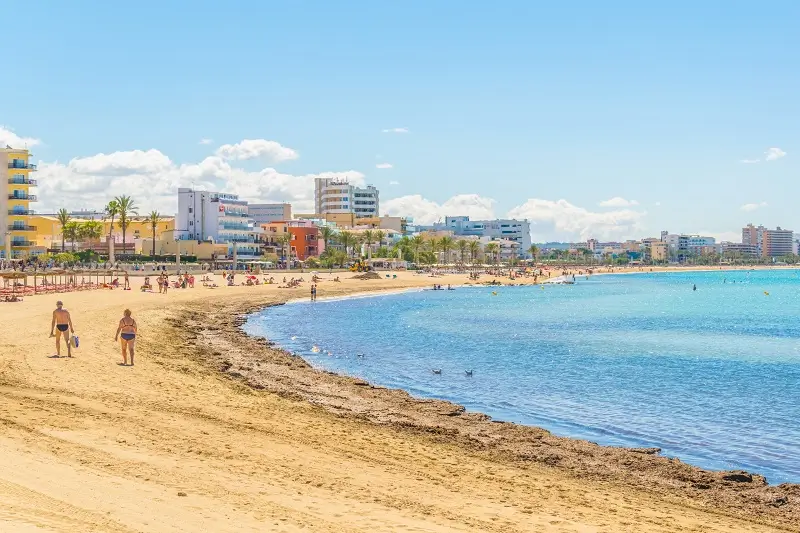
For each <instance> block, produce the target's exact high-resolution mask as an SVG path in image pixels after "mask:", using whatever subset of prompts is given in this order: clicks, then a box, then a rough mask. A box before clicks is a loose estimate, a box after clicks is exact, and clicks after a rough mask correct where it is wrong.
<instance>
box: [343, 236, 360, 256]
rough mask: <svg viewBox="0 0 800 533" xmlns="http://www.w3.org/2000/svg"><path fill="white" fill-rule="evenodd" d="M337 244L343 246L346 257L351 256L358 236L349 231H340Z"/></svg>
mask: <svg viewBox="0 0 800 533" xmlns="http://www.w3.org/2000/svg"><path fill="white" fill-rule="evenodd" d="M338 241H339V244H341V245H342V247H343V248H344V252H345V254H347V256H348V257H353V255H354V254H355V250H354V248H355V247H356V245H357V244H358V238H357V237H356V236H355V234H354V233H353V232H351V231H340V232H339V236H338Z"/></svg>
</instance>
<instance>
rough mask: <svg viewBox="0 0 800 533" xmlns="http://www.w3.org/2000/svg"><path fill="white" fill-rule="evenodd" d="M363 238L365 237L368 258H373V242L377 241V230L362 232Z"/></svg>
mask: <svg viewBox="0 0 800 533" xmlns="http://www.w3.org/2000/svg"><path fill="white" fill-rule="evenodd" d="M361 238H362V239H364V244H366V245H367V259H371V258H372V243H373V242H375V232H374V231H372V230H371V229H368V230H365V231H364V233H362V234H361Z"/></svg>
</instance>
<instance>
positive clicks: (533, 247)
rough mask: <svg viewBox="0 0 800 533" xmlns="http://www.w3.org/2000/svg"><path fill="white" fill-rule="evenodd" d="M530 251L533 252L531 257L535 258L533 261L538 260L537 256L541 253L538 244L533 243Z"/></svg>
mask: <svg viewBox="0 0 800 533" xmlns="http://www.w3.org/2000/svg"><path fill="white" fill-rule="evenodd" d="M528 253H529V254H531V257H532V258H533V262H534V263H535V262H536V256H537V255H539V247H538V246H536V245H535V244H531V247H530V248H528Z"/></svg>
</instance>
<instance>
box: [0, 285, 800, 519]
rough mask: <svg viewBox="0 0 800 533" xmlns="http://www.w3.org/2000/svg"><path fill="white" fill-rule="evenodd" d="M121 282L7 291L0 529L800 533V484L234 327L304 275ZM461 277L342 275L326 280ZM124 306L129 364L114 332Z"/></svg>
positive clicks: (1, 335) (0, 374)
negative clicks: (458, 400) (708, 462)
mask: <svg viewBox="0 0 800 533" xmlns="http://www.w3.org/2000/svg"><path fill="white" fill-rule="evenodd" d="M484 279H486V278H484ZM488 279H489V280H491V278H488ZM498 279H501V278H498ZM217 280H218V281H219V279H218V278H217ZM131 281H132V284H134V287H133V291H121V290H96V291H79V292H73V293H67V294H58V295H54V294H46V295H34V296H29V297H26V298H25V301H24V302H17V303H8V304H5V305H0V319H2V320H3V322H4V325H5V327H4V328H2V329H0V413H2V414H0V426H2V427H3V431H2V432H0V446H2V447H3V450H4V453H3V454H0V530H6V529H7V530H9V531H27V530H29V529H30V528H31V527H34V528H36V527H39V528H41V525H42V524H45V525H47V526H48V528H49V529H48V530H50V529H52V530H58V531H61V530H65V531H67V530H69V531H72V530H80V531H115V532H120V533H128V532H130V531H152V532H154V533H167V532H173V531H219V532H231V533H233V532H236V533H242V532H244V531H248V532H254V533H255V532H260V531H282V532H285V533H299V532H300V531H314V532H319V533H342V532H347V533H372V532H374V531H399V530H402V529H403V528H407V529H414V530H416V531H426V532H429V533H453V532H466V531H469V532H476V533H478V532H479V533H528V532H530V531H542V532H548V533H549V532H552V533H556V532H558V533H565V532H570V533H578V532H585V531H596V532H597V533H616V532H618V531H648V532H653V533H678V532H680V533H683V532H690V531H691V532H695V531H698V530H703V531H705V532H706V533H728V532H731V531H742V532H745V531H746V532H748V533H775V532H776V531H795V532H800V528H799V527H798V524H800V487H798V486H796V485H782V486H779V487H774V486H767V485H765V484H764V483H763V478H759V476H750V475H748V474H743V473H740V474H733V475H729V476H728V479H724V477H725V474H721V473H715V472H704V471H702V470H700V469H697V468H694V467H691V466H689V465H686V464H683V463H680V462H679V461H674V460H669V459H666V458H663V457H659V456H657V455H655V453H656V451H655V450H652V449H633V450H631V449H616V448H606V447H601V446H597V445H595V444H592V443H590V442H587V441H580V440H575V439H568V438H560V437H555V436H554V435H552V434H551V433H549V432H547V431H545V430H542V429H538V428H535V427H529V426H519V425H516V424H511V423H505V422H500V421H494V420H491V419H490V418H489V417H487V416H484V415H481V414H479V413H474V412H467V411H466V410H465V409H464V408H463V407H462V406H459V405H456V404H453V403H450V402H446V401H438V400H424V399H418V398H413V397H412V396H411V395H409V394H408V393H406V392H404V391H401V390H392V389H387V388H382V387H375V386H373V385H370V384H369V383H367V382H365V381H361V380H359V379H357V378H351V377H347V376H340V375H336V374H333V373H330V372H326V371H322V370H316V369H314V368H313V367H312V366H311V365H309V364H308V363H307V362H306V361H305V360H304V359H302V358H300V357H293V356H291V355H289V354H287V353H286V352H285V351H283V350H279V349H277V347H276V346H274V344H271V343H270V342H269V341H267V340H264V339H259V338H255V337H250V336H248V335H246V334H245V333H244V332H243V331H241V329H240V325H241V324H242V322H243V321H244V320H245V315H246V314H247V313H249V312H253V311H256V310H258V309H261V308H264V307H269V306H273V305H283V304H285V303H286V302H287V301H290V300H307V294H308V284H307V283H306V284H304V285H303V287H302V288H295V289H278V287H277V286H275V285H270V286H264V285H261V286H253V287H250V286H239V285H237V286H234V287H228V286H220V287H218V288H217V289H216V290H209V289H206V288H203V287H202V286H198V287H197V288H195V289H186V290H170V291H169V294H168V295H161V294H158V293H157V292H156V293H147V292H141V291H139V290H138V289H139V286H138V285H140V283H141V278H139V279H135V278H134V279H132V280H131ZM466 281H468V280H467V275H460V276H459V275H454V274H450V275H447V276H444V277H437V278H430V277H427V276H418V275H413V274H410V273H398V277H397V278H396V279H394V278H392V279H391V280H387V279H380V280H377V279H373V280H360V279H357V278H351V277H344V276H342V282H341V283H335V282H331V281H330V279H327V280H325V281H323V282H322V283H320V284H319V296H320V298H321V299H322V298H324V297H330V296H333V297H337V296H352V295H357V294H360V295H368V296H372V295H374V296H381V295H384V294H386V292H385V291H398V290H415V289H416V290H419V289H420V288H425V287H429V286H430V285H431V284H433V283H434V282H435V283H437V284H438V283H442V284H445V285H446V284H448V283H451V284H453V285H454V286H455V285H458V284H460V283H464V282H466ZM503 281H506V282H507V281H509V280H508V278H505V279H504V280H503ZM523 281H524V280H523ZM57 299H62V300H63V301H64V303H65V307H66V308H67V309H68V310H69V311H71V313H72V317H73V321H74V323H75V329H76V331H77V332H78V334H79V335H80V337H81V343H80V349H79V350H78V351H77V352H76V354H75V358H73V359H67V358H60V359H56V358H53V357H52V353H53V340H52V339H51V338H48V333H49V329H48V328H49V326H50V320H51V314H52V310H53V305H54V303H55V300H57ZM126 308H129V309H131V310H132V311H133V316H134V317H135V319H136V321H137V323H138V324H139V326H140V335H139V336H138V337H137V340H136V345H137V356H136V366H135V367H130V366H129V367H123V366H119V365H118V364H117V363H118V362H120V352H119V349H120V348H119V343H115V342H113V337H114V330H115V328H116V327H117V323H118V321H119V319H120V316H121V314H122V310H123V309H126ZM20 332H25V333H24V334H20ZM86 487H91V490H86ZM37 530H38V529H37Z"/></svg>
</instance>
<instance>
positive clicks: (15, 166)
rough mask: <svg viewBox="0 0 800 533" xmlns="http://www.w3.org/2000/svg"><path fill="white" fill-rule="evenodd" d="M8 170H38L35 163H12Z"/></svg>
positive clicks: (9, 164)
mask: <svg viewBox="0 0 800 533" xmlns="http://www.w3.org/2000/svg"><path fill="white" fill-rule="evenodd" d="M8 168H13V169H14V170H36V165H34V164H33V163H22V162H14V161H10V162H9V163H8Z"/></svg>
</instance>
